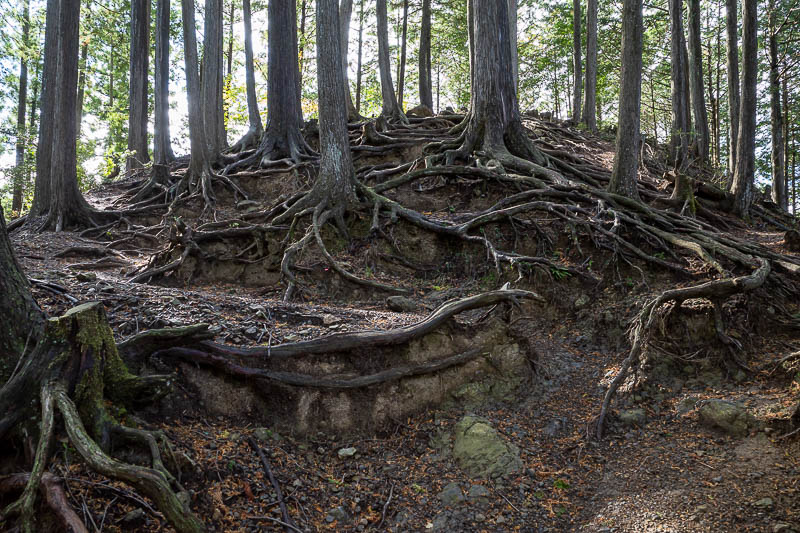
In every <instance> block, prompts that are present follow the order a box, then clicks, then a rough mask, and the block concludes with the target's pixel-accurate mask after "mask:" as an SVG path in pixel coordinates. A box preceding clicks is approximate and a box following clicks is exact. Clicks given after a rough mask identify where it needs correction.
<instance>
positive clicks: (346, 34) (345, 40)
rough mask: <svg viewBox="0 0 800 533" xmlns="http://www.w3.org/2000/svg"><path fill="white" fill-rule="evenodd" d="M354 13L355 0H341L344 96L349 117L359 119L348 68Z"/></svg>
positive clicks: (340, 20)
mask: <svg viewBox="0 0 800 533" xmlns="http://www.w3.org/2000/svg"><path fill="white" fill-rule="evenodd" d="M352 15H353V0H341V4H340V5H339V37H340V39H341V40H342V45H341V46H340V47H339V48H340V50H341V54H342V73H343V75H344V96H345V100H346V102H347V104H346V105H347V118H348V120H351V121H357V120H358V119H359V118H360V117H359V115H358V111H356V107H355V106H354V105H353V98H352V97H351V95H350V81H349V80H348V75H347V70H348V68H349V64H348V61H347V51H348V48H349V46H350V18H351V17H352Z"/></svg>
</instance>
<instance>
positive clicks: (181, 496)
mask: <svg viewBox="0 0 800 533" xmlns="http://www.w3.org/2000/svg"><path fill="white" fill-rule="evenodd" d="M175 497H176V498H178V501H179V502H181V504H183V506H184V507H186V508H187V509H188V508H189V504H191V503H192V494H191V493H190V492H189V491H187V490H182V491H180V492H178V493H177V494H175Z"/></svg>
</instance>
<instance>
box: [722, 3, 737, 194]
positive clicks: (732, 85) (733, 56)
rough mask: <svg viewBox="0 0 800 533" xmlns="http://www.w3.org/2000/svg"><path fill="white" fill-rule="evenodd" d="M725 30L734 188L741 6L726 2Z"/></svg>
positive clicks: (730, 171)
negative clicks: (726, 36) (726, 37)
mask: <svg viewBox="0 0 800 533" xmlns="http://www.w3.org/2000/svg"><path fill="white" fill-rule="evenodd" d="M725 10H726V13H725V28H726V31H727V34H728V54H727V71H728V121H729V124H728V184H729V186H733V173H734V171H735V169H736V151H737V144H738V139H739V106H740V105H741V103H740V97H739V94H740V93H739V4H738V0H725Z"/></svg>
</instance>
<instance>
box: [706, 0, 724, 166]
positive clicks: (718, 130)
mask: <svg viewBox="0 0 800 533" xmlns="http://www.w3.org/2000/svg"><path fill="white" fill-rule="evenodd" d="M721 20H722V0H717V67H716V68H715V69H714V70H715V72H716V98H715V101H714V127H715V131H714V152H715V153H716V166H717V168H719V167H720V166H721V165H722V142H721V138H722V118H721V115H722V82H721V78H722V24H721V22H720V21H721ZM709 70H711V69H710V68H709Z"/></svg>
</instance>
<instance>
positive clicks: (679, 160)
mask: <svg viewBox="0 0 800 533" xmlns="http://www.w3.org/2000/svg"><path fill="white" fill-rule="evenodd" d="M669 16H670V43H671V46H670V62H671V78H670V87H671V100H672V136H671V140H670V153H671V159H672V166H673V168H674V169H675V171H676V174H677V177H676V183H675V189H674V192H673V197H677V198H682V197H683V195H684V192H685V187H683V180H684V174H685V172H686V168H687V167H688V165H689V125H688V124H687V122H686V117H687V115H688V106H689V103H688V102H687V100H686V91H685V90H684V87H685V84H686V83H685V81H686V64H685V63H684V62H683V45H682V36H683V0H669Z"/></svg>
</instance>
